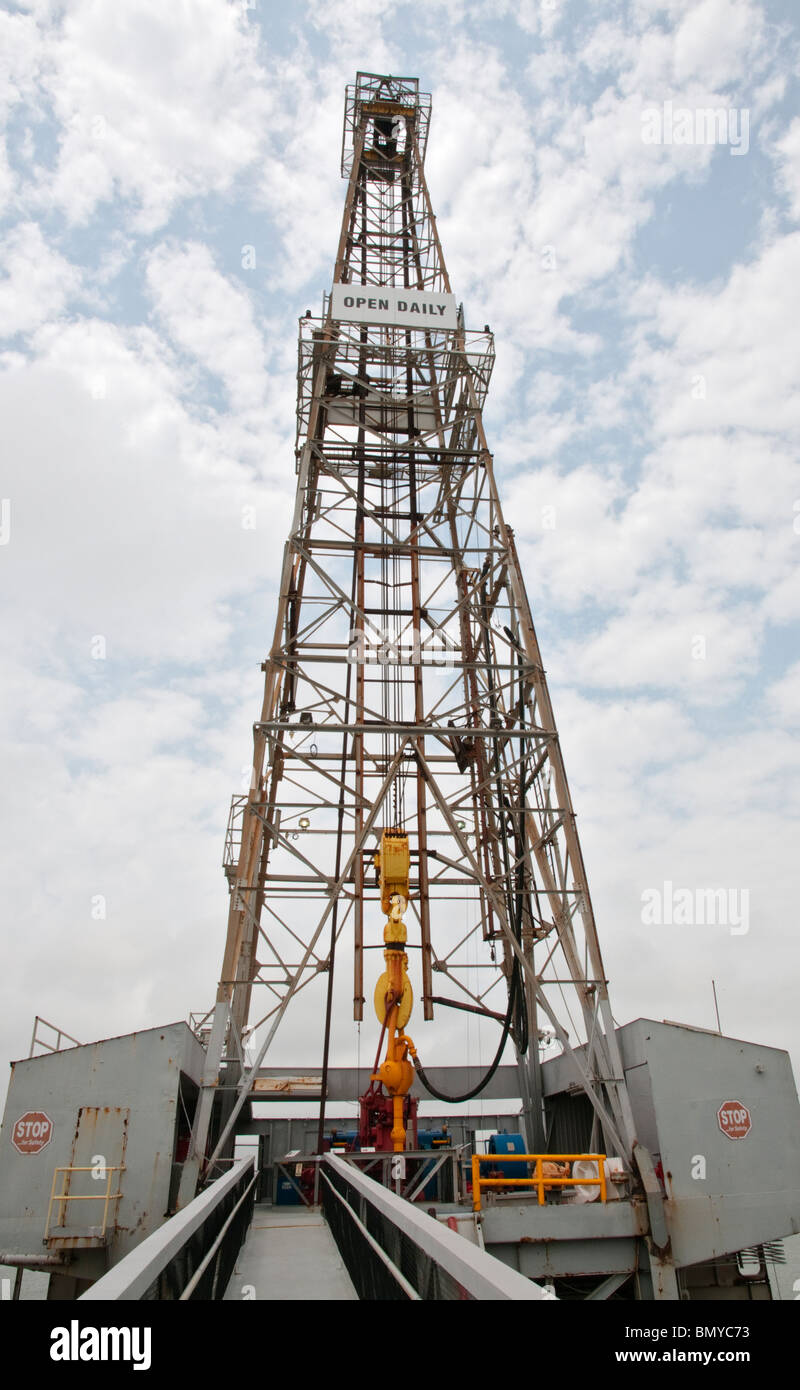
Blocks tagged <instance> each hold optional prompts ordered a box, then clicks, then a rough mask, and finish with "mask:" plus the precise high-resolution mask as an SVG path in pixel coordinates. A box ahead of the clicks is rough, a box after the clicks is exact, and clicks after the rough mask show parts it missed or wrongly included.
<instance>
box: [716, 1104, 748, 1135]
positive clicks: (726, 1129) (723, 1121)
mask: <svg viewBox="0 0 800 1390" xmlns="http://www.w3.org/2000/svg"><path fill="white" fill-rule="evenodd" d="M717 1123H718V1124H719V1127H720V1129H721V1130H722V1133H723V1134H727V1136H728V1138H729V1139H744V1137H745V1135H747V1134H749V1133H750V1128H751V1123H752V1122H751V1120H750V1111H749V1110H748V1108H747V1106H746V1105H742V1102H741V1101H740V1100H726V1101H725V1103H724V1104H723V1105H721V1106H720V1107H719V1110H718V1111H717Z"/></svg>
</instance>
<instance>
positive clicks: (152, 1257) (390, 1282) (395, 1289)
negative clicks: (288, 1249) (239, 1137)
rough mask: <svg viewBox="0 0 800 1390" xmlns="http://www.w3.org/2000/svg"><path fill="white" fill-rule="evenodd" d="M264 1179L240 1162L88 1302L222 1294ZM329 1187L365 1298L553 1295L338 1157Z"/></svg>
mask: <svg viewBox="0 0 800 1390" xmlns="http://www.w3.org/2000/svg"><path fill="white" fill-rule="evenodd" d="M256 1181H257V1174H256V1171H255V1160H254V1159H253V1158H248V1159H242V1160H240V1161H239V1162H237V1163H234V1165H233V1167H232V1168H231V1170H230V1172H229V1173H226V1174H225V1176H224V1177H222V1178H218V1179H217V1181H216V1182H214V1183H212V1184H211V1186H210V1187H207V1188H206V1190H205V1191H204V1192H201V1193H200V1195H199V1196H198V1197H195V1199H194V1201H192V1202H190V1203H189V1205H188V1206H187V1207H185V1208H184V1210H183V1211H180V1212H178V1214H177V1216H173V1217H171V1218H170V1220H169V1221H167V1222H165V1224H164V1225H163V1226H162V1227H161V1228H160V1229H159V1230H158V1231H155V1232H154V1233H153V1235H151V1236H148V1237H147V1239H146V1240H143V1241H142V1243H141V1245H139V1246H137V1248H136V1249H135V1250H132V1251H131V1253H130V1254H129V1255H126V1256H125V1257H124V1258H123V1259H122V1260H120V1262H119V1264H117V1265H115V1266H114V1268H113V1269H112V1270H110V1271H109V1273H108V1274H105V1275H103V1277H102V1278H101V1279H98V1281H97V1283H96V1284H93V1285H92V1287H91V1288H90V1289H89V1290H87V1292H86V1293H85V1294H82V1295H81V1301H83V1300H84V1299H89V1300H92V1299H105V1300H110V1301H122V1300H144V1299H158V1300H175V1301H182V1300H186V1299H209V1300H210V1299H221V1298H222V1297H223V1296H224V1293H225V1290H226V1288H227V1286H228V1283H229V1281H230V1278H231V1275H232V1273H233V1269H234V1266H235V1264H236V1260H237V1257H238V1255H239V1252H240V1250H241V1248H242V1245H243V1243H244V1239H245V1236H246V1234H247V1229H248V1227H249V1225H250V1221H251V1218H252V1214H253V1204H254V1196H255V1185H256ZM319 1185H320V1197H321V1199H322V1208H323V1212H324V1215H325V1219H326V1222H327V1224H328V1226H329V1228H330V1231H331V1233H332V1235H333V1237H334V1239H335V1241H336V1244H337V1246H338V1249H339V1254H340V1256H341V1258H342V1260H343V1261H344V1264H345V1266H346V1268H347V1272H348V1274H349V1276H350V1279H351V1280H352V1283H353V1286H354V1287H355V1290H356V1292H357V1293H358V1296H359V1298H362V1299H370V1300H372V1299H379V1300H383V1301H386V1300H397V1299H399V1300H406V1301H410V1302H416V1301H421V1300H426V1301H428V1300H444V1299H452V1300H458V1299H483V1300H485V1299H491V1300H495V1301H497V1300H503V1299H512V1300H514V1299H516V1300H528V1301H530V1300H533V1299H551V1298H552V1297H553V1295H552V1294H551V1293H550V1292H549V1291H548V1290H545V1289H543V1288H540V1287H539V1285H538V1284H534V1283H532V1282H531V1281H530V1280H529V1279H526V1278H524V1277H523V1275H521V1274H518V1273H517V1272H516V1270H513V1269H509V1268H508V1266H506V1265H504V1264H502V1263H501V1261H500V1260H497V1259H495V1257H494V1256H493V1255H488V1254H487V1253H486V1252H485V1251H484V1250H481V1249H479V1248H478V1247H477V1246H475V1245H473V1244H472V1243H471V1242H470V1241H468V1240H466V1239H465V1238H464V1237H463V1236H461V1235H458V1234H457V1233H456V1232H455V1231H453V1230H450V1229H449V1228H448V1227H447V1226H443V1225H442V1224H441V1223H440V1222H439V1221H437V1220H435V1219H434V1218H432V1217H430V1216H428V1215H427V1214H426V1213H425V1212H422V1211H420V1209H419V1208H418V1207H415V1206H414V1205H413V1203H411V1202H409V1201H406V1200H405V1199H404V1198H403V1197H399V1196H398V1195H397V1193H395V1192H392V1191H391V1190H390V1189H389V1188H386V1187H383V1186H382V1185H381V1184H380V1183H378V1182H376V1181H375V1180H374V1179H373V1178H370V1177H367V1176H366V1175H365V1174H364V1173H361V1172H359V1170H358V1169H357V1168H355V1167H354V1166H353V1165H352V1163H347V1162H345V1161H344V1159H341V1158H339V1157H338V1156H337V1155H335V1154H326V1155H325V1157H324V1158H323V1159H322V1160H321V1162H320V1165H319Z"/></svg>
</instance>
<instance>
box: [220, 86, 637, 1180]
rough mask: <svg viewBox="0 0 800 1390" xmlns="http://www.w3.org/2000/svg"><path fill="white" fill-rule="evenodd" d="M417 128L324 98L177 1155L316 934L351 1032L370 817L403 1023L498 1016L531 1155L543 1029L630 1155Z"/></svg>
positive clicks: (302, 983) (307, 971)
mask: <svg viewBox="0 0 800 1390" xmlns="http://www.w3.org/2000/svg"><path fill="white" fill-rule="evenodd" d="M429 117H430V98H429V97H428V96H426V95H424V94H422V93H420V92H419V90H418V82H417V81H416V80H415V79H409V78H394V77H381V76H376V75H374V74H369V73H359V74H358V76H357V80H356V83H355V85H354V86H351V87H348V89H347V100H346V108H345V123H344V141H343V153H342V172H343V175H344V176H345V177H346V178H347V179H348V186H347V195H346V198H345V206H344V215H343V218H342V225H341V232H340V237H339V246H338V251H337V255H336V266H335V272H334V290H333V294H332V296H331V297H327V296H326V299H325V302H324V307H323V313H322V315H321V317H320V318H317V319H315V318H311V317H309V316H307V317H306V318H305V319H303V320H301V323H300V339H299V357H298V402H297V474H298V480H297V495H296V504H295V509H294V516H293V520H292V524H291V532H290V535H289V539H288V541H287V543H286V549H285V554H284V559H283V570H282V576H281V584H280V595H279V599H278V611H277V617H276V623H275V635H274V640H273V643H272V648H271V651H270V654H269V658H268V660H267V661H266V662H265V663H264V671H265V689H264V701H263V706H262V710H261V714H260V717H259V720H258V722H257V723H256V724H255V726H254V755H253V780H252V785H251V791H250V794H249V795H247V796H242V797H236V798H234V802H233V806H232V811H231V821H230V824H229V829H228V850H227V872H228V876H229V881H230V887H231V901H230V916H229V922H228V935H227V941H226V947H225V955H224V962H223V968H222V979H221V982H220V986H219V991H218V995H217V1004H216V1007H215V1010H214V1015H213V1026H212V1030H211V1035H210V1040H209V1045H208V1057H207V1069H206V1077H205V1082H204V1088H203V1091H202V1092H201V1098H200V1102H199V1105H198V1109H197V1114H196V1119H195V1126H194V1136H193V1153H194V1155H195V1162H196V1161H197V1156H198V1155H202V1154H203V1153H204V1152H205V1145H206V1138H207V1134H208V1127H209V1119H210V1114H211V1104H212V1100H213V1095H214V1090H215V1088H216V1086H217V1084H218V1078H219V1075H220V1069H221V1067H224V1066H225V1063H226V1059H227V1060H228V1064H229V1065H228V1075H230V1074H231V1069H232V1070H233V1072H234V1073H235V1072H236V1069H237V1066H238V1067H241V1066H242V1065H243V1054H242V1039H243V1036H245V1035H246V1033H247V1032H248V1025H249V1031H250V1032H252V1030H253V1029H254V1028H257V1027H259V1026H261V1027H263V1029H264V1041H263V1043H262V1045H261V1048H260V1050H259V1054H258V1058H257V1061H256V1065H255V1067H254V1068H253V1069H252V1070H251V1071H250V1072H243V1073H242V1074H241V1079H240V1080H239V1099H240V1103H242V1102H243V1100H244V1099H245V1097H246V1095H247V1094H248V1090H249V1086H250V1083H251V1077H252V1075H254V1073H255V1069H256V1068H257V1067H258V1066H260V1064H261V1062H262V1060H263V1057H264V1055H265V1053H266V1051H267V1048H268V1046H269V1043H270V1042H271V1040H272V1037H273V1036H274V1034H275V1031H276V1029H277V1027H278V1025H279V1023H280V1021H281V1019H282V1017H283V1015H284V1013H285V1011H286V1009H287V1007H288V1006H289V1005H290V1003H291V1001H292V1000H293V998H294V997H295V996H296V995H297V994H299V993H300V991H302V990H303V989H304V988H305V987H306V986H307V985H308V984H309V983H310V982H311V981H312V980H313V979H314V978H315V977H317V976H318V975H319V974H320V972H327V975H328V979H329V980H332V977H333V969H334V966H335V964H336V959H335V956H336V948H337V943H338V945H339V956H340V960H341V959H342V958H344V959H345V960H346V962H347V968H348V969H349V968H350V961H352V969H353V1017H354V1018H355V1019H356V1020H360V1019H361V1018H362V1013H363V1006H364V1001H365V996H367V997H369V996H370V995H371V992H372V988H373V983H374V981H373V979H372V976H371V974H370V973H369V971H365V965H364V961H365V954H364V951H365V946H366V945H368V944H369V939H370V934H371V933H373V939H375V940H377V936H376V935H374V931H375V928H377V927H379V925H380V922H379V918H380V907H379V906H378V905H377V903H376V902H375V899H377V897H378V893H377V891H376V888H375V880H374V870H373V867H372V861H373V855H374V853H375V849H376V844H377V840H378V837H379V836H380V833H381V830H382V829H384V828H386V827H393V826H397V827H401V828H402V829H403V830H404V831H405V832H406V833H407V834H408V836H409V844H410V848H411V882H410V890H411V891H410V903H409V947H410V950H411V967H410V970H411V974H412V977H413V983H414V990H415V992H416V993H417V994H418V995H419V994H421V1004H422V1009H421V1012H422V1015H423V1016H424V1020H431V1019H432V1018H433V1017H434V1012H435V1011H437V1010H439V1009H441V1008H442V1007H443V1004H442V1001H443V1000H445V999H447V1000H448V1001H451V1002H453V1003H455V1004H456V1005H461V1006H466V1007H467V1008H469V1009H472V1010H477V1011H486V1012H490V1013H492V1014H494V1015H495V1016H499V1019H500V1022H501V1024H502V1023H504V1024H505V1025H506V1027H507V1030H508V1033H509V1036H510V1037H511V1039H513V1044H514V1047H515V1050H516V1055H517V1058H518V1064H519V1079H520V1095H521V1097H522V1100H523V1108H524V1112H525V1116H526V1124H527V1130H528V1143H529V1145H531V1146H533V1148H534V1149H536V1150H537V1151H539V1150H541V1149H542V1148H543V1147H544V1130H543V1118H542V1100H541V1086H540V1077H539V1060H538V1059H539V1046H538V1043H539V1037H540V1030H542V1029H548V1030H550V1031H551V1032H552V1033H554V1034H555V1036H556V1038H557V1039H558V1040H559V1042H560V1043H561V1045H562V1047H563V1048H564V1050H565V1051H567V1052H569V1053H570V1055H571V1056H572V1060H573V1063H574V1075H575V1081H576V1084H578V1085H579V1086H581V1087H582V1088H583V1089H584V1090H585V1092H586V1094H587V1095H588V1097H589V1099H590V1101H591V1103H592V1105H593V1107H594V1110H595V1114H596V1117H597V1120H598V1125H599V1129H598V1137H599V1136H600V1135H602V1138H603V1142H604V1143H605V1145H606V1151H607V1152H610V1153H618V1154H621V1155H627V1156H628V1158H630V1156H631V1149H632V1144H633V1137H634V1131H633V1121H632V1117H631V1111H630V1106H629V1102H628V1097H627V1093H626V1090H625V1085H624V1080H623V1079H622V1078H623V1072H622V1064H621V1059H620V1055H619V1051H618V1046H617V1041H616V1036H615V1031H614V1024H613V1021H612V1017H611V1010H610V1006H609V999H608V992H607V984H606V978H605V972H604V969H603V962H602V957H601V953H600V947H599V943H598V938H597V932H596V928H595V921H594V916H593V912H592V903H591V898H590V895H589V888H588V884H587V880H586V873H585V869H584V863H583V857H582V854H581V848H580V844H579V840H578V834H577V830H576V826H575V816H574V813H573V809H572V803H571V800H570V794H569V790H568V786H567V779H566V774H565V771H564V764H563V760H562V756H561V750H560V746H559V740H558V734H557V731H556V724H555V719H554V716H553V710H552V706H551V702H550V696H549V693H548V689H547V682H546V680H545V674H544V670H543V666H542V659H541V655H540V652H539V646H538V642H537V639H536V634H535V631H534V625H533V619H532V616H531V609H530V605H529V602H528V598H527V596H526V592H525V585H524V583H523V579H522V574H521V571H520V565H519V561H518V557H517V552H516V549H515V545H514V538H513V533H512V531H511V528H510V527H509V526H508V525H507V524H506V521H505V519H504V517H503V512H502V508H501V505H500V499H499V496H498V491H497V486H496V483H495V479H494V473H493V461H492V455H491V453H490V452H489V448H488V445H487V442H486V437H485V435H484V428H483V420H482V407H483V405H484V402H485V400H486V394H487V390H488V386H489V379H490V375H491V371H492V365H493V360H494V347H493V338H492V335H491V333H490V332H489V331H488V329H484V331H482V332H474V331H471V330H468V329H466V328H465V327H464V318H463V311H462V310H461V308H458V310H457V311H456V309H455V301H454V300H452V295H451V288H450V280H449V277H448V273H447V268H446V266H445V261H444V256H443V254H442V248H441V245H440V242H439V237H438V233H437V229H436V219H435V217H434V215H433V212H432V209H431V202H430V197H429V194H428V188H427V185H426V181H425V173H424V155H425V147H426V141H427V134H428V125H429ZM381 290H384V291H385V294H384V295H383V296H381V294H380V293H379V292H380V291H381ZM390 296H391V303H392V305H394V306H396V305H397V304H398V303H399V304H404V305H406V310H405V311H403V312H398V313H397V314H396V315H395V318H396V319H402V320H403V321H402V322H397V321H395V322H369V321H363V322H362V321H358V316H360V317H361V318H363V319H369V318H370V316H371V306H372V305H375V306H376V307H377V310H378V312H377V314H372V317H373V318H376V317H379V316H380V312H381V310H380V305H381V304H383V303H389V301H390ZM346 299H349V300H350V301H351V303H350V306H349V307H348V306H345V310H344V312H343V311H342V305H343V304H344V303H345V300H346ZM359 299H360V300H361V301H363V303H362V304H361V305H359V304H358V302H357V301H358V300H359ZM440 302H441V304H444V305H446V306H448V307H447V308H446V310H441V311H440V310H439V309H438V308H435V309H431V310H430V312H429V306H430V305H432V304H435V305H438V304H439V303H440ZM412 303H416V304H417V306H418V318H417V319H412V318H411V311H410V309H409V306H410V305H411V304H412ZM423 306H424V308H423ZM346 313H350V314H352V318H350V319H348V318H347V317H345V314H346ZM335 314H336V315H337V316H335ZM437 315H441V317H440V321H439V322H438V323H437V321H436V316H437ZM445 322H446V323H447V324H448V325H449V326H445ZM465 924H466V925H465ZM476 946H477V954H476V949H475V948H476ZM345 947H346V950H345ZM373 961H374V958H373V959H372V960H370V966H371V965H372V963H373ZM476 961H477V963H478V965H479V967H480V977H479V978H480V985H479V987H476V986H475V983H474V981H475V978H476V968H477V966H476ZM373 973H374V972H373ZM330 997H331V993H330V990H329V991H328V1004H329V1009H330ZM369 1013H370V1016H371V1009H370V1011H369ZM251 1015H252V1019H251ZM417 1017H418V1019H419V1014H418V1015H417ZM329 1023H330V1019H328V1025H329ZM415 1031H416V1035H417V1036H416V1042H417V1047H418V1048H419V1050H420V1054H421V1056H422V1057H423V1059H424V1060H425V1061H427V1062H429V1063H432V1062H433V1061H434V1060H438V1061H441V1060H442V1059H441V1058H434V1057H431V1056H429V1055H428V1052H427V1051H426V1045H425V1028H424V1024H421V1023H420V1022H419V1021H418V1022H417V1026H416V1030H415ZM327 1036H328V1034H327V1033H326V1039H327ZM499 1036H500V1035H498V1037H499ZM581 1044H585V1047H583V1048H582V1049H581V1050H579V1051H578V1052H577V1053H576V1051H575V1049H576V1048H579V1049H580V1045H581ZM237 1059H238V1061H237ZM325 1064H326V1065H327V1043H326V1057H325ZM234 1118H235V1116H234ZM232 1122H233V1121H232V1120H231V1122H230V1123H231V1124H232ZM229 1128H230V1126H229ZM220 1147H221V1142H220V1144H218V1145H217V1150H219V1149H220Z"/></svg>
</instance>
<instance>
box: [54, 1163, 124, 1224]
mask: <svg viewBox="0 0 800 1390" xmlns="http://www.w3.org/2000/svg"><path fill="white" fill-rule="evenodd" d="M95 1171H96V1168H95V1165H94V1164H90V1165H86V1166H84V1167H79V1166H78V1165H76V1166H74V1167H72V1168H70V1167H66V1168H56V1169H55V1171H54V1173H53V1182H52V1186H51V1188H50V1201H49V1203H48V1207H47V1223H46V1225H45V1228H44V1238H45V1240H47V1239H48V1237H49V1235H50V1221H51V1218H52V1215H53V1205H54V1203H56V1202H61V1203H64V1202H102V1203H103V1225H102V1227H101V1229H100V1235H101V1236H104V1235H105V1233H106V1227H107V1225H108V1206H109V1203H110V1202H118V1201H119V1199H120V1197H121V1196H122V1188H121V1185H120V1189H119V1191H117V1192H114V1193H112V1191H111V1178H112V1174H114V1173H124V1172H125V1164H124V1163H117V1164H113V1165H109V1166H108V1167H104V1172H105V1173H106V1175H107V1180H106V1190H105V1192H89V1193H82V1192H81V1193H78V1192H75V1193H73V1192H67V1179H66V1177H63V1178H62V1181H61V1191H60V1192H56V1182H57V1181H58V1175H59V1173H64V1174H66V1173H94V1172H95ZM121 1181H122V1180H121V1179H120V1184H121ZM65 1216H66V1209H65V1208H64V1206H63V1205H62V1207H61V1214H60V1217H59V1220H58V1225H59V1226H63V1225H64V1224H65Z"/></svg>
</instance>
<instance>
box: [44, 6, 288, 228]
mask: <svg viewBox="0 0 800 1390" xmlns="http://www.w3.org/2000/svg"><path fill="white" fill-rule="evenodd" d="M43 40H44V45H45V53H44V58H43V67H44V69H45V75H44V77H43V87H44V90H45V92H46V93H47V96H48V97H49V100H50V101H51V102H52V107H53V111H54V113H55V115H56V118H57V119H58V121H59V123H60V125H61V130H62V135H61V141H60V147H59V156H58V163H57V166H56V170H55V173H54V176H53V179H52V182H51V183H50V186H49V187H48V188H47V190H46V193H45V190H42V198H43V199H44V198H46V199H47V201H48V202H49V201H50V200H53V201H54V202H55V203H56V204H57V205H58V206H59V207H61V208H63V210H64V212H65V213H66V215H67V216H68V218H69V219H70V221H72V222H76V223H83V222H86V221H87V220H88V219H89V218H90V217H91V215H92V213H93V212H94V210H95V208H96V207H97V205H98V203H101V202H104V201H106V200H108V199H110V198H112V197H113V196H115V193H119V194H120V195H121V196H122V197H124V198H130V199H132V200H133V203H134V205H135V207H136V208H137V213H136V218H135V221H136V224H137V225H138V226H139V227H141V228H143V229H154V228H157V227H159V226H160V225H162V224H163V222H164V221H166V219H167V217H168V216H169V214H170V212H171V210H172V208H173V207H174V205H175V203H176V202H177V201H178V200H179V199H183V198H187V197H192V196H196V195H198V194H205V193H210V192H212V191H213V192H218V193H222V192H226V191H229V190H230V189H231V187H232V185H233V183H234V180H235V179H236V176H237V174H239V172H240V171H241V170H242V169H245V168H246V167H247V166H248V165H250V164H252V163H253V161H254V160H255V159H256V158H257V157H258V154H259V152H260V151H261V150H262V149H263V147H264V143H265V139H266V136H267V133H268V131H269V126H270V117H271V114H272V110H273V102H272V96H271V90H270V83H269V81H268V79H267V75H266V73H265V71H264V69H263V68H262V67H261V65H260V63H259V61H258V58H257V54H256V33H255V31H254V30H251V29H248V26H247V22H246V19H245V16H244V11H243V10H242V9H241V8H240V7H239V6H237V5H220V4H217V3H215V0H185V2H184V3H182V4H180V5H166V6H164V5H162V4H159V3H158V0H119V2H118V3H115V4H114V6H113V7H112V8H109V7H108V6H106V5H103V4H100V3H96V0H74V3H73V4H71V5H70V7H69V8H68V10H67V11H66V13H65V14H64V17H63V21H62V23H61V26H60V28H58V29H55V28H53V27H52V26H50V27H47V28H45V29H44V32H43Z"/></svg>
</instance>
